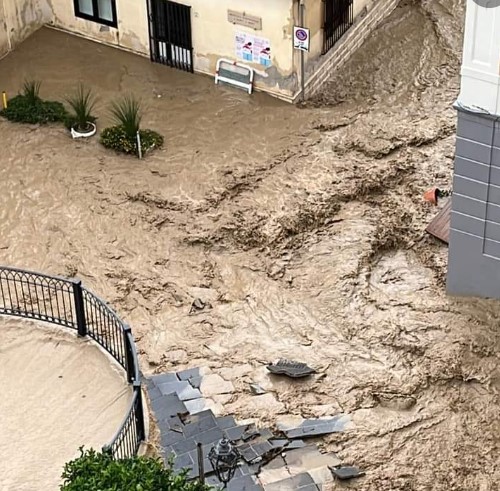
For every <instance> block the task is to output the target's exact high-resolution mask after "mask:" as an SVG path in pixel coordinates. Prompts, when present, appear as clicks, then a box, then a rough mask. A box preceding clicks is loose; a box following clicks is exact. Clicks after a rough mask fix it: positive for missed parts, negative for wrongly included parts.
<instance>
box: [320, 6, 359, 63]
mask: <svg viewBox="0 0 500 491" xmlns="http://www.w3.org/2000/svg"><path fill="white" fill-rule="evenodd" d="M323 2H324V6H325V17H324V18H325V23H324V25H323V32H324V36H325V37H324V41H323V54H325V53H326V52H327V51H329V50H330V49H331V48H332V47H333V45H334V44H335V43H336V42H337V41H338V40H339V39H340V38H341V37H342V36H343V35H344V34H345V33H346V31H347V30H348V29H349V27H351V26H352V23H353V5H352V4H353V0H323Z"/></svg>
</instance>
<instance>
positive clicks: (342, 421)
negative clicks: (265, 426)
mask: <svg viewBox="0 0 500 491" xmlns="http://www.w3.org/2000/svg"><path fill="white" fill-rule="evenodd" d="M349 422H350V418H349V416H347V415H345V414H341V415H338V416H334V417H333V418H325V419H306V420H304V421H303V422H302V423H301V424H300V425H297V426H295V427H286V426H284V425H283V424H280V423H278V425H277V426H278V429H279V430H281V431H283V433H284V434H285V435H286V437H287V438H291V439H293V438H307V437H314V436H320V435H327V434H329V433H339V432H342V431H344V430H345V429H346V427H347V425H348V423H349Z"/></svg>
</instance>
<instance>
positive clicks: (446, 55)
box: [0, 0, 500, 491]
mask: <svg viewBox="0 0 500 491" xmlns="http://www.w3.org/2000/svg"><path fill="white" fill-rule="evenodd" d="M463 23H464V2H463V1H461V0H420V1H418V0H415V1H402V2H401V3H400V5H399V6H398V8H396V10H395V11H394V12H393V13H392V14H391V15H390V16H389V17H388V18H387V19H386V20H385V21H384V22H383V23H382V24H381V25H380V26H379V27H378V29H377V30H376V31H375V32H374V33H373V34H371V35H370V37H369V39H368V40H367V41H366V42H365V43H364V45H362V46H361V48H360V49H359V51H358V52H357V53H356V54H355V55H354V56H352V58H351V59H350V60H349V61H348V63H347V64H346V65H345V66H343V67H342V69H341V70H339V71H338V72H335V73H332V75H331V79H330V80H329V82H328V83H327V84H326V86H325V87H324V88H323V89H322V90H321V92H320V93H319V94H317V95H316V96H314V97H313V98H312V99H310V100H309V101H308V102H307V103H306V104H304V105H302V106H301V107H294V106H290V105H286V104H284V103H282V102H280V101H277V100H274V99H272V98H270V97H268V96H265V95H263V94H259V93H257V94H254V95H253V96H252V97H248V96H247V95H246V94H244V93H243V92H239V91H236V90H234V89H232V88H227V87H219V86H217V87H216V86H215V85H214V84H213V80H211V79H209V78H206V77H202V76H193V75H191V74H185V73H181V72H178V71H176V70H170V69H167V68H165V67H163V66H160V65H155V64H151V63H150V62H149V60H146V59H142V58H140V57H137V56H134V55H131V54H129V53H125V52H120V51H117V50H113V49H111V48H108V47H104V46H100V45H96V44H93V43H90V42H88V41H85V40H82V39H79V38H76V37H72V36H69V35H67V34H63V33H60V32H56V31H52V30H48V29H42V30H40V31H38V32H37V33H35V34H34V35H33V36H32V37H31V38H29V39H28V40H27V41H26V42H25V43H23V44H22V45H21V46H20V47H19V48H18V49H16V50H15V51H14V52H13V53H12V54H11V55H9V56H8V57H6V58H5V59H3V60H2V61H1V62H0V81H1V84H2V87H4V86H5V87H6V89H7V90H8V92H9V93H15V91H16V90H17V88H18V87H19V86H20V84H21V83H22V80H23V79H24V78H25V77H27V76H30V75H32V76H36V78H38V79H40V80H42V87H41V92H42V95H43V96H44V97H46V98H60V97H61V94H64V93H65V91H66V92H67V91H68V90H69V89H70V88H71V86H72V84H73V83H74V82H75V81H77V80H83V81H85V82H86V84H88V85H90V86H92V87H93V88H95V90H96V92H97V93H98V95H99V105H98V107H97V110H96V111H97V116H98V117H99V119H98V125H99V127H100V128H103V127H104V126H105V125H107V124H108V123H109V117H108V113H107V111H106V104H107V103H108V102H109V101H110V100H112V99H113V98H114V97H115V96H116V92H117V91H121V92H123V93H135V94H137V95H139V96H141V98H142V100H143V103H144V106H145V113H144V120H143V126H144V127H148V128H152V129H155V130H157V131H160V132H161V133H162V134H164V135H165V148H164V149H162V150H160V151H156V152H154V153H152V154H151V155H149V156H148V157H147V158H146V159H144V160H142V161H139V160H137V159H135V158H133V157H130V158H124V157H122V156H119V155H116V154H114V153H112V152H108V151H105V150H104V149H103V148H102V147H101V146H100V145H99V143H98V140H97V139H91V140H89V141H85V142H80V141H71V140H70V139H69V138H68V134H67V132H66V130H65V129H64V128H62V127H57V126H50V127H27V128H26V127H23V128H21V127H19V126H16V125H14V124H11V123H8V122H6V121H0V135H1V141H2V143H1V150H0V160H1V163H2V165H1V167H0V189H1V192H0V223H1V224H2V234H1V236H0V259H1V262H2V263H7V264H11V265H17V266H23V267H27V268H31V269H35V270H41V271H46V272H49V273H56V274H61V275H67V276H78V277H79V278H81V279H82V280H83V281H84V282H85V284H86V285H87V286H88V287H90V288H91V289H92V290H93V291H96V292H98V293H99V294H100V295H101V296H102V297H104V298H106V299H107V300H108V301H109V302H110V303H111V304H112V305H113V307H115V308H116V309H117V310H118V311H119V312H120V314H121V315H122V316H123V317H124V318H126V319H127V321H128V322H129V323H130V324H131V326H132V327H133V330H134V333H135V335H136V338H137V343H138V349H139V354H140V359H141V363H142V367H143V370H144V372H146V373H152V372H156V371H162V370H169V369H175V370H180V369H182V368H184V367H193V366H210V367H211V368H212V369H213V370H215V371H219V373H221V374H223V376H224V377H226V378H228V379H232V381H233V384H234V386H235V393H234V394H231V395H229V396H225V397H224V398H223V399H220V400H219V401H215V402H217V403H219V404H221V407H223V411H224V412H227V413H232V414H235V415H236V416H237V417H238V418H240V419H248V418H254V419H255V420H256V421H258V422H259V423H260V424H269V425H273V424H274V423H275V422H276V419H277V418H279V417H280V416H281V415H284V414H296V415H302V416H303V417H320V416H328V415H333V414H337V413H339V412H344V413H349V414H350V415H351V418H352V421H353V423H354V424H353V427H352V429H350V430H349V431H346V432H344V433H340V434H334V435H330V436H328V437H325V438H324V439H323V440H322V443H321V445H322V446H323V447H324V448H325V449H328V450H333V451H335V452H337V453H338V454H339V456H340V457H341V458H342V460H343V461H344V462H348V463H354V464H356V465H359V466H361V467H362V468H363V469H365V470H366V472H367V476H366V477H365V478H363V479H360V480H358V481H356V482H355V483H353V484H352V489H356V490H363V491H368V490H370V491H373V490H377V491H384V490H387V491H389V490H391V491H394V490H401V491H403V490H404V491H409V490H412V491H424V490H430V489H432V490H434V491H439V490H443V491H444V490H446V491H447V490H460V491H472V490H474V491H476V490H477V491H479V490H481V491H487V490H492V491H493V490H496V489H498V483H499V482H500V467H499V438H500V437H499V434H500V431H499V430H500V415H499V414H500V413H499V405H500V404H499V403H500V401H499V393H498V391H499V388H500V378H499V377H500V371H499V363H498V361H499V360H498V353H499V347H500V330H499V328H498V321H499V312H500V310H499V308H498V302H495V301H483V300H476V299H456V298H451V297H448V296H447V295H446V292H445V286H444V281H445V275H446V263H447V247H446V246H445V245H443V244H441V243H439V242H438V241H436V240H435V239H433V238H432V237H430V236H428V235H427V234H426V233H425V227H426V225H427V224H428V223H429V221H430V220H431V219H432V218H433V216H434V215H435V214H436V212H437V210H436V208H434V207H432V206H430V205H429V204H428V203H425V202H424V201H423V199H422V195H423V193H424V192H425V190H426V189H428V188H429V187H431V186H438V187H442V188H449V187H450V186H451V176H452V170H453V157H454V144H455V129H456V113H455V110H454V109H453V107H452V104H453V102H454V101H455V100H456V98H457V96H458V92H459V83H460V79H459V70H460V61H461V51H462V36H463ZM198 298H199V299H201V300H202V301H203V304H204V308H203V309H201V310H196V309H194V311H193V310H192V309H191V305H192V303H193V301H194V300H195V299H198ZM280 357H284V358H288V359H293V360H297V361H303V362H307V363H308V364H309V365H311V366H313V367H315V368H316V369H317V370H318V372H319V375H318V376H316V377H313V378H312V379H310V380H306V381H304V382H298V381H287V380H274V379H270V377H269V376H268V374H267V373H266V369H265V364H266V363H268V362H270V361H273V360H275V359H276V358H280ZM249 382H257V383H260V384H261V385H262V386H263V387H264V388H265V389H266V390H268V391H269V392H270V393H271V394H272V397H273V401H274V403H273V404H266V405H265V407H262V406H259V405H258V404H256V401H257V399H255V398H256V396H255V395H253V394H252V393H251V391H250V390H249V387H248V384H249ZM266 401H269V397H267V398H266Z"/></svg>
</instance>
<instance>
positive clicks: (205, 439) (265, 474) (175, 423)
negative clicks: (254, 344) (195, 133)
mask: <svg viewBox="0 0 500 491" xmlns="http://www.w3.org/2000/svg"><path fill="white" fill-rule="evenodd" d="M145 381H146V386H147V389H148V395H149V399H150V405H151V409H152V411H153V414H154V417H155V419H156V421H157V424H158V427H159V429H160V446H161V453H162V456H163V458H164V460H165V462H168V461H171V462H172V463H173V466H174V468H175V469H176V470H181V469H188V470H189V477H191V478H196V477H199V468H198V457H197V444H198V443H201V444H202V449H203V455H204V473H205V476H206V482H207V483H208V484H211V485H214V486H217V485H220V482H219V481H218V480H217V477H216V476H215V473H214V471H213V469H212V465H211V464H210V461H209V460H208V453H209V451H210V449H211V448H212V447H213V446H214V445H215V444H216V443H217V442H218V441H219V440H220V439H222V438H223V437H226V438H227V439H228V440H230V441H231V442H233V444H234V445H235V446H236V447H237V449H238V451H239V453H240V455H241V461H240V464H239V465H238V468H237V470H236V473H235V476H234V478H233V479H232V480H231V482H230V483H229V485H228V488H227V489H228V490H230V491H257V490H262V491H281V490H300V491H318V490H323V489H325V488H324V486H325V485H327V484H329V483H332V482H333V481H334V479H335V476H336V477H337V478H342V477H343V476H344V477H345V476H347V478H352V477H356V476H357V474H356V471H357V469H355V468H347V467H346V468H342V467H341V461H340V460H339V459H338V458H337V456H336V455H335V454H333V453H322V452H320V450H319V449H318V447H317V446H316V445H315V444H313V443H308V439H309V438H311V437H319V436H320V435H325V434H328V433H334V432H341V431H344V430H345V428H346V426H347V425H348V424H349V422H350V418H349V417H348V416H347V415H342V414H341V415H335V416H333V417H331V418H321V419H313V420H303V419H301V418H296V417H288V418H282V419H281V420H278V421H277V424H276V427H277V429H278V433H277V434H275V433H273V432H272V431H271V430H270V429H268V428H257V427H256V426H255V425H254V424H253V423H250V424H243V423H241V424H239V423H238V422H237V421H236V420H235V419H234V417H233V416H230V415H229V416H228V415H225V416H221V414H223V413H224V406H223V402H224V401H227V400H229V397H228V395H229V396H230V395H231V393H232V392H233V391H234V387H233V384H232V382H230V381H227V380H225V379H224V378H223V377H221V375H219V374H218V373H214V372H212V371H211V370H210V369H208V368H206V367H202V368H192V369H189V370H183V371H180V372H169V373H162V374H158V375H153V376H152V377H150V378H146V379H145ZM256 397H260V398H262V397H265V395H259V396H256ZM343 469H345V471H346V472H342V470H343ZM353 469H355V470H353ZM339 471H340V472H339ZM359 472H360V471H359ZM359 475H362V473H359Z"/></svg>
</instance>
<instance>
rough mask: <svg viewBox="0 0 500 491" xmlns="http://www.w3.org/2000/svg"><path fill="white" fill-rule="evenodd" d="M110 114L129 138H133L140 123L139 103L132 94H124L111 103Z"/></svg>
mask: <svg viewBox="0 0 500 491" xmlns="http://www.w3.org/2000/svg"><path fill="white" fill-rule="evenodd" d="M111 115H112V116H113V119H114V122H115V123H116V125H117V126H121V127H123V129H124V131H125V134H126V135H127V136H128V137H129V138H135V136H136V135H137V132H138V131H139V129H140V125H141V119H142V114H141V104H140V102H139V101H138V100H137V99H135V98H134V96H124V97H123V98H122V99H120V100H118V101H115V102H113V103H112V104H111Z"/></svg>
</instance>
